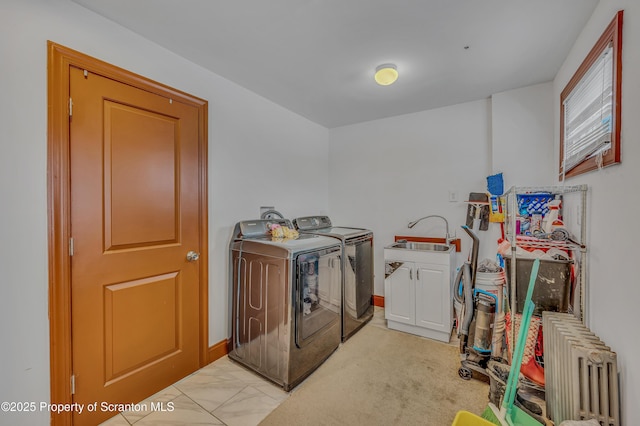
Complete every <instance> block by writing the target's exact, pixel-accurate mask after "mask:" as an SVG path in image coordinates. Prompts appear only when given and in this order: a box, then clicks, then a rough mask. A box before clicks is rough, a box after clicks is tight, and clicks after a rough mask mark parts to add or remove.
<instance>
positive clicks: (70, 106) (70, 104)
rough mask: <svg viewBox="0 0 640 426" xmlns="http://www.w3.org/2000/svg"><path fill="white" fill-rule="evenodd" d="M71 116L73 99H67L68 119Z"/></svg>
mask: <svg viewBox="0 0 640 426" xmlns="http://www.w3.org/2000/svg"><path fill="white" fill-rule="evenodd" d="M72 116H73V99H71V98H69V117H72Z"/></svg>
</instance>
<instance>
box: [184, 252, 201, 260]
mask: <svg viewBox="0 0 640 426" xmlns="http://www.w3.org/2000/svg"><path fill="white" fill-rule="evenodd" d="M199 258H200V253H196V252H195V251H193V250H191V251H190V252H189V253H187V260H188V261H189V262H195V261H196V260H198V259H199Z"/></svg>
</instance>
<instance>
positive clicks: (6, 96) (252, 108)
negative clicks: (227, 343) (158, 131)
mask: <svg viewBox="0 0 640 426" xmlns="http://www.w3.org/2000/svg"><path fill="white" fill-rule="evenodd" d="M47 40H52V41H54V42H56V43H60V44H62V45H65V46H67V47H70V48H72V49H76V50H79V51H81V52H83V53H86V54H89V55H91V56H94V57H96V58H98V59H102V60H104V61H107V62H110V63H112V64H114V65H117V66H119V67H122V68H125V69H128V70H131V71H133V72H136V73H138V74H141V75H144V76H146V77H149V78H151V79H154V80H157V81H159V82H161V83H164V84H167V85H170V86H173V87H175V88H177V89H180V90H183V91H185V92H188V93H191V94H193V95H195V96H198V97H201V98H203V99H206V100H208V101H209V185H210V186H209V213H210V217H209V226H210V237H209V238H210V239H209V243H210V265H209V273H210V282H209V295H210V298H209V309H210V313H209V315H210V316H209V321H210V325H209V343H210V344H215V343H218V342H220V341H222V340H224V339H226V338H227V337H228V336H229V327H228V320H227V317H228V312H227V305H228V304H227V297H228V292H227V281H226V279H227V278H226V274H227V272H226V268H227V263H226V262H227V250H228V242H229V238H230V233H231V230H232V227H233V225H234V224H235V222H237V221H238V220H242V219H252V218H256V217H258V216H259V207H260V206H261V205H274V206H275V207H276V208H277V209H278V210H280V211H281V212H282V213H284V214H286V215H287V216H290V217H295V216H300V215H303V214H310V213H311V212H322V213H326V210H327V205H328V177H327V170H328V153H327V138H328V132H327V130H326V129H325V128H324V127H321V126H318V125H316V124H314V123H311V122H309V121H308V120H306V119H304V118H301V117H300V116H298V115H296V114H294V113H292V112H290V111H288V110H285V109H283V108H281V107H279V106H277V105H275V104H273V103H271V102H269V101H267V100H265V99H264V98H261V97H258V96H257V95H255V94H253V93H251V92H249V91H247V90H245V89H243V88H240V87H238V86H237V85H235V84H232V83H230V82H229V81H227V80H225V79H223V78H221V77H219V76H217V75H215V74H212V73H211V72H209V71H207V70H205V69H203V68H201V67H198V66H196V65H194V64H193V63H190V62H188V61H186V60H184V59H182V58H180V57H178V56H176V55H174V54H172V53H170V52H168V51H167V50H165V49H163V48H160V47H159V46H157V45H154V44H153V43H151V42H149V41H147V40H145V39H143V38H141V37H139V36H137V35H136V34H134V33H132V32H130V31H128V30H125V29H123V28H122V27H119V26H118V25H116V24H113V23H111V22H109V21H107V20H105V19H102V18H101V17H99V16H98V15H96V14H94V13H92V12H90V11H88V10H86V9H84V8H82V7H80V6H78V5H76V4H75V3H72V2H70V1H68V0H29V1H26V2H25V1H22V0H3V1H2V2H0V69H1V72H0V75H1V76H2V78H0V93H2V97H3V100H2V102H0V129H1V130H0V200H1V203H2V204H1V206H0V241H2V243H3V244H2V245H1V246H0V272H1V274H2V282H1V284H0V341H2V349H1V350H0V357H1V358H0V359H1V363H0V364H1V365H0V401H48V400H49V323H48V318H47V310H48V269H47V203H46V200H47V175H46V166H47V163H46V158H47V157H46V155H47V150H46V146H47V49H46V47H47ZM302 175H304V176H307V180H306V181H298V180H296V179H291V176H302ZM0 416H2V420H0V423H3V424H4V423H5V422H6V423H7V424H9V423H11V424H16V425H17V424H46V423H48V413H38V414H35V415H30V416H16V417H15V418H14V417H8V416H7V415H5V414H4V413H3V414H0Z"/></svg>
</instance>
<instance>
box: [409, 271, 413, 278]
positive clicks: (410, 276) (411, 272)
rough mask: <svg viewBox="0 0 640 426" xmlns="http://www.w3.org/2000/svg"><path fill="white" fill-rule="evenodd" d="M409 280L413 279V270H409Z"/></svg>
mask: <svg viewBox="0 0 640 426" xmlns="http://www.w3.org/2000/svg"><path fill="white" fill-rule="evenodd" d="M409 279H410V280H412V279H413V269H409Z"/></svg>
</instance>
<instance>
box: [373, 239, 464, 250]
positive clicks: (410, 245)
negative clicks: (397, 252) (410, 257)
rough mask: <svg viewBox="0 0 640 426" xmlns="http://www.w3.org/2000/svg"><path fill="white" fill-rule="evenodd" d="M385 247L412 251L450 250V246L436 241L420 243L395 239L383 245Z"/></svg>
mask: <svg viewBox="0 0 640 426" xmlns="http://www.w3.org/2000/svg"><path fill="white" fill-rule="evenodd" d="M385 248H387V249H401V250H414V251H441V252H448V251H450V250H452V246H448V245H446V244H438V243H421V242H415V241H408V242H407V241H397V242H395V243H393V244H390V245H388V246H387V247H385Z"/></svg>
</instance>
